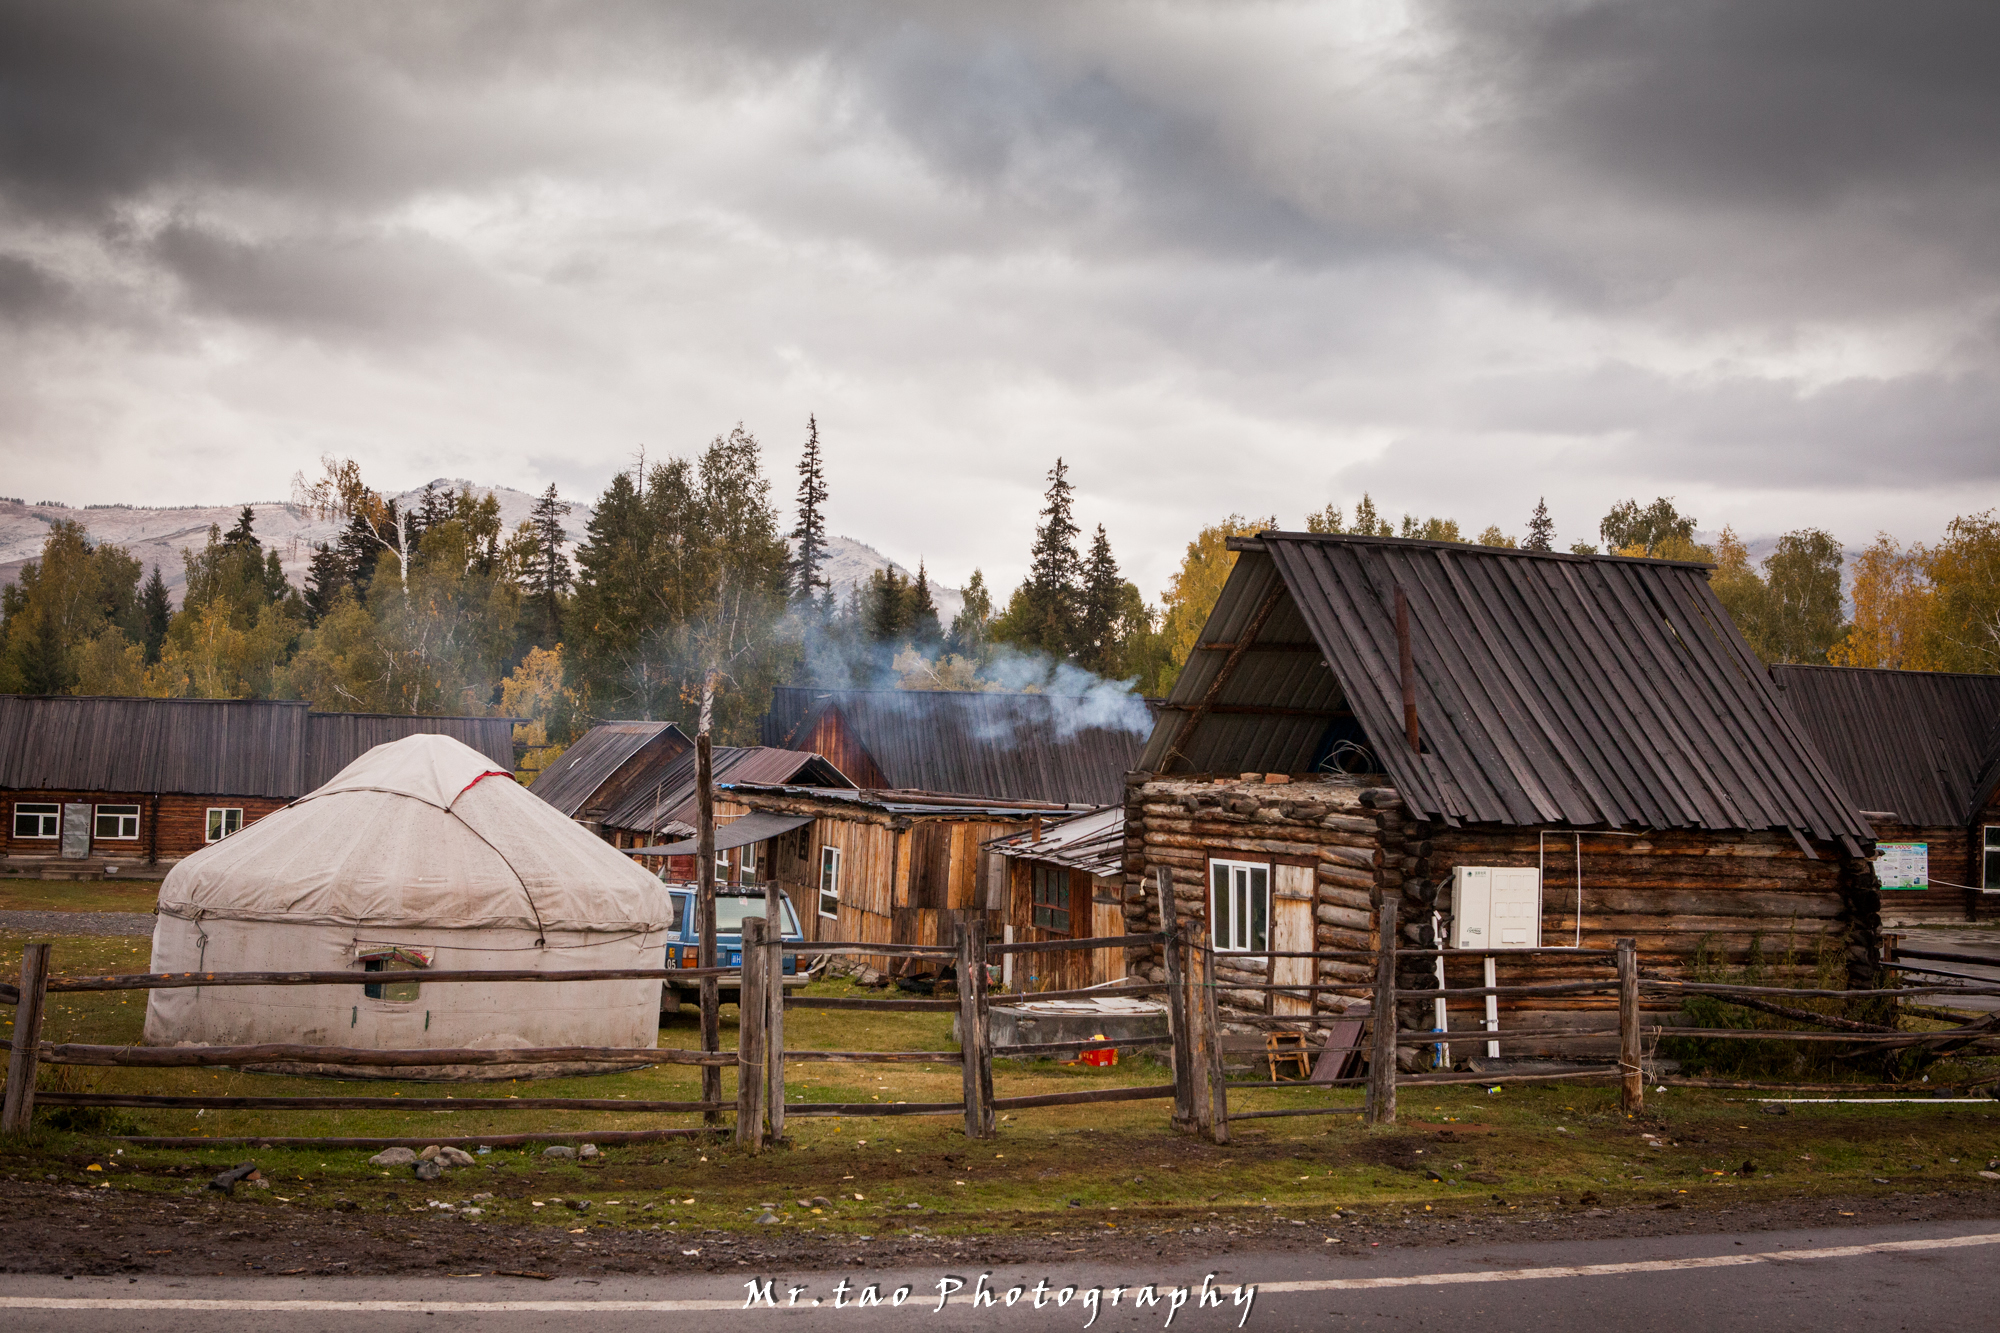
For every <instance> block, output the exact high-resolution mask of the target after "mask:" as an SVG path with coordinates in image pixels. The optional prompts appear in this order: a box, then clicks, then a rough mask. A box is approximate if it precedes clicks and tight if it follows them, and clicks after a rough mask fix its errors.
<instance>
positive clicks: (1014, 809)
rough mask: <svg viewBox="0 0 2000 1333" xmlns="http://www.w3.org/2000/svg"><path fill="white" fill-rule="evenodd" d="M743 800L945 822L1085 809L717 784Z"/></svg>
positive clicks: (894, 793)
mask: <svg viewBox="0 0 2000 1333" xmlns="http://www.w3.org/2000/svg"><path fill="white" fill-rule="evenodd" d="M716 785H717V786H718V787H720V788H721V789H722V790H724V791H726V792H730V793H734V794H736V795H741V796H804V797H809V798H813V799H816V800H823V801H829V802H837V803H839V804H841V805H852V806H857V807H860V808H863V809H868V810H878V811H881V812H882V813H884V814H891V815H918V816H922V815H933V816H938V817H941V818H945V819H979V818H986V817H991V818H994V819H1032V818H1033V817H1034V816H1036V815H1039V814H1047V813H1050V812H1056V813H1069V812H1077V811H1080V810H1081V809H1082V808H1083V807H1080V806H1074V805H1061V804H1058V803H1055V802H1051V801H1021V800H1016V801H1009V800H991V799H988V798H986V797H981V796H945V795H941V794H939V793H937V792H929V791H883V790H878V789H872V788H828V787H797V786H789V785H786V784H782V783H750V782H732V783H717V784H716Z"/></svg>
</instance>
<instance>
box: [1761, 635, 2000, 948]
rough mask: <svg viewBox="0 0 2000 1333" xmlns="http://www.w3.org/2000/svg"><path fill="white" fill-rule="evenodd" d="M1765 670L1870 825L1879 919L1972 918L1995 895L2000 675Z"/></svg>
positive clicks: (1998, 877)
mask: <svg viewBox="0 0 2000 1333" xmlns="http://www.w3.org/2000/svg"><path fill="white" fill-rule="evenodd" d="M1771 678H1772V679H1773V680H1774V681H1776V682H1777V685H1778V690H1779V692H1780V693H1781V694H1782V695H1783V697H1784V700H1785V705H1786V707H1788V708H1790V709H1791V711H1792V715H1793V716H1794V717H1796V718H1797V719H1798V720H1799V725H1800V726H1801V727H1803V728H1804V729H1805V732H1806V734H1807V735H1808V736H1810V737H1812V740H1813V743H1814V744H1815V745H1816V746H1818V747H1819V752H1820V753H1821V754H1822V755H1824V756H1825V757H1826V760H1827V763H1828V764H1829V765H1831V766H1832V768H1833V771H1834V773H1835V775H1836V776H1837V777H1838V778H1839V779H1840V782H1841V784H1842V786H1843V787H1844V788H1845V790H1846V791H1847V793H1848V794H1849V795H1850V796H1852V797H1853V798H1854V801H1855V803H1856V805H1858V806H1859V807H1860V812H1861V816H1862V818H1864V819H1866V820H1867V821H1868V823H1869V825H1870V826H1871V827H1873V828H1874V830H1875V837H1876V846H1877V851H1878V856H1877V871H1878V873H1877V878H1878V879H1879V880H1880V882H1881V888H1882V923H1883V924H1884V925H1885V926H1899V925H1916V924H1920V923H1923V922H1938V921H1960V920H1965V921H1970V920H1976V919H1977V917H1978V913H1979V904H1980V901H1981V899H1982V898H1983V897H1984V896H1985V895H1986V894H1989V893H1992V894H1997V895H2000V791H1996V790H1995V787H1996V783H1995V781H1994V779H1995V777H1996V776H2000V676H1987V675H1972V674H1964V673H1955V672H1943V671H1884V670H1874V669H1868V668H1860V667H1835V666H1774V667H1772V668H1771ZM1987 901H1993V900H1992V899H1988V900H1987Z"/></svg>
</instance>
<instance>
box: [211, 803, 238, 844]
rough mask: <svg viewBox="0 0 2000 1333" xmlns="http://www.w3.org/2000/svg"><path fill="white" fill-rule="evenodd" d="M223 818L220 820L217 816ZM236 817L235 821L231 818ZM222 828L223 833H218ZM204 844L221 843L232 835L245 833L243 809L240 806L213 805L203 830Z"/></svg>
mask: <svg viewBox="0 0 2000 1333" xmlns="http://www.w3.org/2000/svg"><path fill="white" fill-rule="evenodd" d="M218 815H220V816H221V818H220V819H218V818H217V816H218ZM231 815H234V816H235V819H233V820H232V819H231V818H230V816H231ZM218 827H220V828H221V830H222V831H221V832H220V833H218V832H216V829H217V828H218ZM202 831H203V833H204V834H205V835H206V836H205V837H204V838H203V841H204V842H221V841H222V840H223V839H224V838H226V837H228V836H229V835H230V834H232V833H241V832H242V831H243V807H242V806H240V805H211V806H210V807H208V823H207V824H206V826H205V827H204V828H203V830H202Z"/></svg>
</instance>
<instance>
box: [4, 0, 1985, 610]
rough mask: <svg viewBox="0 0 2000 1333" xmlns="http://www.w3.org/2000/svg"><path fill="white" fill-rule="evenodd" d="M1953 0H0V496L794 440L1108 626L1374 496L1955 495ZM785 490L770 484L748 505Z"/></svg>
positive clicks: (1934, 525)
mask: <svg viewBox="0 0 2000 1333" xmlns="http://www.w3.org/2000/svg"><path fill="white" fill-rule="evenodd" d="M1996 50H2000V7H1996V6H1994V5H1992V4H1991V3H1989V2H1987V0H1968V2H1967V3H1962V4H1933V3H1925V2H1924V0H1907V2H1906V3H1899V4H1894V5H1885V4H1881V3H1876V2H1873V0H1870V2H1868V3H1845V2H1842V0H1789V2H1772V3H1758V2H1757V0H1714V2H1713V3H1703V2H1701V0H1677V2H1676V3H1673V4H1660V3H1657V2H1653V3H1645V2H1640V3H1631V4H1615V3H1605V4H1597V3H1588V2H1587V0H1569V2H1566V3H1548V4H1538V3H1529V2H1527V0H1508V3H1505V4H1493V3H1487V2H1481V3H1469V4H1464V5H1432V4H1425V3H1390V2H1382V3H1348V4H1343V3H1326V4H1289V3H1261V4H1259V3H1227V4H1193V3H1188V4H1115V3H1101V4H1099V3H1077V2H1076V0H1064V2H1063V3H1048V4H1042V3H1034V2H1033V0H1011V2H1010V3H1008V4H1006V5H994V4H990V3H982V4H966V5H952V4H943V3H937V4H923V5H916V4H910V5H899V4H890V3H879V4H870V3H852V4H835V3H814V4H776V3H760V2H759V0H731V3H729V4H726V5H717V4H691V5H685V6H678V5H673V4H666V3H659V2H658V0H647V2H645V3H632V4H627V5H620V4H617V3H610V2H598V3H588V4H575V5H565V4H559V3H548V4H535V3H512V4H510V3H505V2H504V0H492V2H488V3H480V4H476V5H475V4H466V5H454V4H450V3H437V2H431V3H426V4H423V5H416V6H412V5H406V4H376V5H371V4H366V3H353V2H351V0H342V2H340V3H324V4H315V3H306V2H303V0H300V2H297V3H286V4H276V5H274V4H269V3H245V4H223V3H216V4H190V3H173V2H172V0H134V2H132V3H89V2H88V0H85V2H80V3H71V4H44V3H30V2H29V0H0V472H4V480H0V490H4V491H5V493H7V494H11V495H24V496H26V497H27V498H29V499H44V498H47V499H58V500H64V501H67V502H70V503H74V504H82V503H87V502H103V501H129V502H137V503H149V504H157V503H194V502H218V501H234V500H240V499H265V498H282V497H283V496H284V495H285V494H286V493H287V491H288V485H289V479H290V477H291V475H292V474H293V473H294V472H295V471H297V470H299V469H300V468H307V469H311V468H312V467H313V466H314V464H315V460H317V458H318V457H319V456H320V455H322V454H328V453H331V454H336V455H342V456H353V457H355V458H358V459H359V460H361V462H362V463H363V465H364V468H365V471H366V473H367V475H368V476H369V477H370V478H371V479H372V480H374V481H375V482H376V484H377V485H379V486H381V487H383V488H384V489H399V488H401V487H403V486H407V485H409V484H412V483H416V482H421V481H423V480H425V479H428V478H430V477H432V476H437V475H462V476H469V477H473V478H477V479H480V480H484V481H490V482H498V483H504V484H508V485H513V486H518V487H522V488H524V489H539V488H540V487H542V486H544V485H546V484H547V483H548V482H550V481H554V482H555V483H556V484H557V485H559V486H560V487H561V488H562V489H563V490H564V491H565V492H566V493H572V494H575V495H579V496H583V497H585V498H588V497H590V496H594V495H595V494H596V493H597V492H598V491H599V490H601V489H602V487H603V486H604V484H605V482H606V481H607V479H608V478H609V476H610V475H611V473H612V472H614V471H615V470H616V469H618V468H620V467H622V466H627V465H629V463H630V461H631V460H632V458H633V457H634V456H635V455H636V453H637V451H638V450H640V449H641V448H642V447H643V448H644V449H645V450H646V451H647V452H648V453H649V455H653V456H658V455H660V454H662V453H670V452H687V451H691V450H694V449H696V448H698V447H699V446H700V445H701V444H702V443H703V442H705V441H706V440H707V439H708V438H709V437H711V436H713V435H714V434H716V433H718V432H721V431H725V430H727V429H728V428H729V427H730V426H731V425H732V424H733V423H735V422H736V421H738V420H741V421H742V422H743V423H744V424H745V425H746V426H747V427H748V428H749V429H750V430H752V431H753V432H755V433H756V434H757V435H758V436H759V437H760V438H761V439H763V440H764V441H765V443H766V444H767V446H768V447H769V457H770V462H771V464H772V466H773V471H774V473H775V474H776V475H777V478H778V481H779V488H780V493H781V494H782V495H783V496H784V497H785V499H786V500H787V502H789V491H790V482H791V475H790V472H789V468H790V466H791V465H792V463H793V462H794V461H795V459H796V457H797V451H798V447H799V444H800V441H801V439H802V437H803V433H804V426H805V421H806V417H807V414H808V413H817V414H818V418H819V422H820V427H821V435H822V440H823V442H824V445H825V447H826V450H827V454H828V457H829V460H830V466H831V482H832V486H833V491H834V501H833V506H832V508H833V526H834V527H835V529H836V530H837V531H840V532H845V533H849V534H851V535H853V536H856V537H859V538H862V539H863V540H866V541H870V542H872V543H874V544H876V545H877V546H879V547H881V548H882V549H883V550H884V551H885V552H887V553H888V554H890V555H892V556H895V557H896V558H898V559H901V560H904V561H906V562H909V563H914V562H915V559H916V558H917V556H918V555H919V554H921V555H923V556H924V557H925V558H926V559H927V560H928V561H929V562H930V564H931V566H932V568H933V569H935V570H936V571H937V572H938V573H939V574H940V575H941V576H942V577H943V578H944V579H945V580H947V581H950V582H957V581H958V580H960V579H962V578H963V577H964V575H965V574H966V573H967V572H969V571H970V569H971V568H972V567H973V566H974V565H981V566H984V567H985V569H986V570H987V571H988V574H989V576H990V577H994V578H995V579H996V580H997V581H998V582H1000V583H1001V584H1002V586H1006V585H1007V584H1008V583H1010V582H1011V581H1012V580H1013V578H1015V577H1016V576H1018V574H1019V572H1020V569H1021V567H1022V564H1023V563H1024V556H1025V552H1026V547H1027V543H1028V539H1029V535H1030V529H1031V527H1032V524H1033V517H1034V510H1035V507H1036V503H1037V498H1038V492H1039V490H1040V486H1041V477H1042V474H1043V472H1044V471H1045V470H1046V469H1047V468H1048V466H1049V465H1050V463H1051V462H1052V461H1053V459H1054V458H1055V457H1056V456H1057V455H1059V454H1060V455H1062V456H1063V457H1064V458H1066V459H1067V460H1068V461H1069V462H1070V464H1071V466H1072V468H1073V475H1074V477H1075V480H1076V481H1077V483H1078V485H1079V488H1080V503H1079V517H1081V518H1082V519H1084V520H1085V521H1086V522H1087V523H1097V522H1102V523H1104V524H1105V525H1106V526H1107V527H1108V529H1109V530H1110V533H1111V536H1112V540H1113V543H1114V545H1115V547H1116V549H1117V550H1118V552H1119V554H1120V555H1121V557H1122V559H1123V561H1124V563H1125V565H1126V567H1127V569H1128V572H1130V573H1131V574H1133V575H1134V576H1135V577H1137V578H1138V580H1139V581H1140V584H1141V586H1142V587H1143V588H1145V589H1146V591H1147V592H1148V594H1149V595H1153V594H1156V593H1157V591H1158V589H1159V588H1160V586H1161V585H1162V584H1163V582H1164V581H1165V579H1166V578H1167V576H1168V575H1169V573H1170V572H1171V570H1172V568H1173V566H1174V564H1175V563H1176V561H1177V559H1178V555H1179V552H1180V549H1181V547H1182V546H1183V545H1184V543H1185V542H1186V541H1187V539H1188V538H1189V536H1191V535H1192V533H1193V532H1194V530H1195V529H1196V528H1198V527H1199V526H1200V525H1201V524H1202V523H1204V522H1208V521H1212V520H1214V519H1216V518H1219V517H1221V516H1222V515H1225V514H1227V513H1229V512H1231V511H1232V510H1233V511H1239V512H1243V513H1254V514H1272V513H1275V514H1276V515H1277V516H1278V518H1279V519H1280V520H1281V521H1282V522H1283V523H1284V524H1286V525H1287V526H1298V525H1299V524H1300V522H1301V519H1302V516H1303V514H1304V513H1305V512H1306V510H1308V509H1310V508H1316V507H1317V506H1319V505H1321V504H1323V503H1325V502H1326V501H1328V500H1336V501H1341V502H1346V503H1351V502H1352V500H1353V499H1355V498H1356V497H1358V496H1359V495H1360V494H1361V493H1362V492H1363V491H1364V490H1366V491H1369V492H1372V493H1373V494H1374V496H1375V497H1376V499H1377V500H1378V501H1379V502H1380V503H1381V504H1382V505H1383V506H1384V507H1385V508H1386V509H1388V510H1389V511H1390V512H1392V513H1400V512H1402V511H1403V510H1406V509H1407V510H1414V511H1417V512H1419V513H1424V514H1431V513H1436V514H1445V515H1450V516H1453V517H1456V518H1458V519H1459V520H1460V521H1461V523H1463V524H1465V525H1466V526H1467V527H1468V528H1470V529H1473V530H1477V529H1478V528H1480V527H1483V526H1484V525H1486V524H1487V523H1490V522H1498V523H1500V524H1501V525H1502V526H1503V527H1505V528H1507V529H1508V530H1510V531H1516V532H1518V531H1519V530H1520V529H1521V528H1522V527H1523V525H1524V523H1525V520H1526V518H1527V514H1528V511H1529V510H1530V509H1531V508H1532V507H1533V505H1534V502H1535V499H1536V497H1537V496H1538V495H1543V494H1546V495H1547V497H1548V501H1549V505H1550V508H1551V510H1552V511H1553V513H1554V515H1555V518H1556V522H1557V526H1558V531H1559V536H1560V537H1561V538H1562V540H1564V541H1565V542H1567V541H1569V540H1573V539H1576V538H1581V537H1594V536H1595V531H1594V530H1595V527H1596V520H1597V518H1598V517H1600V516H1601V515H1602V514H1603V512H1604V511H1605V509H1606V508H1607V507H1608V506H1609V505H1610V504H1611V503H1612V502H1614V501H1616V500H1619V499H1622V498H1624V497H1626V496H1636V497H1638V498H1640V499H1642V500H1643V499H1647V498H1650V497H1651V496H1653V495H1657V494H1671V495H1674V496H1677V497H1679V498H1680V500H1681V502H1682V507H1683V510H1684V511H1692V512H1693V513H1695V514H1696V515H1697V516H1698V517H1699V519H1700V520H1701V522H1702V524H1703V526H1704V527H1710V528H1713V527H1719V526H1721V524H1722V523H1723V522H1732V523H1734V524H1736V525H1737V527H1738V529H1739V530H1741V531H1746V532H1750V533H1770V532H1776V531H1780V530H1782V529H1785V528H1790V527H1798V526H1803V525H1807V524H1814V525H1820V526H1825V527H1828V528H1830V529H1832V530H1833V531H1834V532H1835V533H1837V534H1838V535H1839V536H1841V537H1842V538H1843V539H1844V540H1846V541H1848V542H1850V543H1859V542H1865V541H1866V540H1868V539H1869V538H1870V537H1871V536H1872V534H1873V533H1874V532H1875V531H1876V530H1877V529H1881V528H1886V529H1889V530H1891V531H1893V532H1896V533H1898V534H1899V535H1901V536H1903V537H1905V538H1931V537H1934V536H1935V535H1936V534H1937V532H1938V531H1939V529H1940V528H1941V527H1942V525H1943V523H1944V522H1945V521H1946V520H1947V519H1948V518H1949V517H1950V516H1951V515H1953V514H1956V513H1963V512H1969V511H1972V510H1978V509H1985V508H1989V507H1991V506H1993V505H1995V504H1996V503H2000V486H1996V478H2000V383H1996V374H1997V373H2000V362H1996V344H1997V343H2000V170H1996V167H2000V78H1995V77H1994V74H1993V63H1992V61H1993V53H1994V52H1995V51H1996ZM787 509H789V503H787Z"/></svg>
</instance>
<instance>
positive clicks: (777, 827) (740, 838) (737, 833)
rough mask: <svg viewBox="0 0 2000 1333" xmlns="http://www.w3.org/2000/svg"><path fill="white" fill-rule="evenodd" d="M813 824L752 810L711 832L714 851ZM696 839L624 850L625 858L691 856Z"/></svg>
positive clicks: (805, 819)
mask: <svg viewBox="0 0 2000 1333" xmlns="http://www.w3.org/2000/svg"><path fill="white" fill-rule="evenodd" d="M812 822H813V817H812V816H811V815H781V814H779V813H777V812H776V811H774V810H752V811H751V812H750V813H749V814H747V815H745V816H743V817H742V818H741V819H737V820H732V821H731V822H730V823H727V824H724V825H723V826H722V827H721V828H719V829H717V830H716V831H715V850H716V851H718V852H726V851H728V850H730V849H731V848H732V847H748V846H749V845H750V844H751V843H753V842H762V841H764V839H766V838H775V837H777V836H778V835H779V834H780V833H790V832H791V831H792V830H793V829H795V828H804V827H805V826H806V825H807V824H810V823H812ZM698 842H699V839H696V838H682V839H681V840H680V841H679V842H665V843H660V844H658V845H656V846H653V847H627V848H626V849H625V854H626V855H627V856H693V855H694V854H695V851H696V844H697V843H698Z"/></svg>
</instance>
